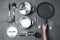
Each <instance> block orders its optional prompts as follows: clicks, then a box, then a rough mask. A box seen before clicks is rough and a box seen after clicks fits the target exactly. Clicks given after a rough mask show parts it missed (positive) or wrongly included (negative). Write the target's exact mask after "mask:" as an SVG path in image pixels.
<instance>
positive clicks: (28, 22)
mask: <svg viewBox="0 0 60 40" xmlns="http://www.w3.org/2000/svg"><path fill="white" fill-rule="evenodd" d="M20 24H21V26H22V27H23V28H29V27H30V26H31V25H32V20H31V19H30V18H29V17H27V16H23V17H22V18H21V19H20Z"/></svg>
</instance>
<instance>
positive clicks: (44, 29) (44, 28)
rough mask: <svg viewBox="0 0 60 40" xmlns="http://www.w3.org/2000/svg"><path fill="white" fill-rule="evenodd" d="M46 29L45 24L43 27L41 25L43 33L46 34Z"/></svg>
mask: <svg viewBox="0 0 60 40" xmlns="http://www.w3.org/2000/svg"><path fill="white" fill-rule="evenodd" d="M46 29H47V24H43V25H42V30H43V32H46Z"/></svg>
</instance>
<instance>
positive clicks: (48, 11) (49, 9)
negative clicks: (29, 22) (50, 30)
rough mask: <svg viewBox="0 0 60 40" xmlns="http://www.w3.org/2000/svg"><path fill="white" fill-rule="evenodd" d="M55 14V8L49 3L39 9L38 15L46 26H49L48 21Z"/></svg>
mask: <svg viewBox="0 0 60 40" xmlns="http://www.w3.org/2000/svg"><path fill="white" fill-rule="evenodd" d="M54 13H55V8H54V6H53V5H52V4H50V3H48V2H42V3H40V4H39V5H38V7H37V14H38V16H40V17H41V18H43V20H44V24H47V20H48V19H49V18H51V17H52V16H53V15H54Z"/></svg>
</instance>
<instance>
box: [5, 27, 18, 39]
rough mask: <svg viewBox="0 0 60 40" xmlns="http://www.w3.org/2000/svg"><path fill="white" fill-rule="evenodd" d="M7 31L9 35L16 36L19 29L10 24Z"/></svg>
mask: <svg viewBox="0 0 60 40" xmlns="http://www.w3.org/2000/svg"><path fill="white" fill-rule="evenodd" d="M6 33H7V35H8V37H10V38H14V37H16V36H17V33H18V30H17V28H16V27H14V26H10V27H9V28H8V29H7V31H6Z"/></svg>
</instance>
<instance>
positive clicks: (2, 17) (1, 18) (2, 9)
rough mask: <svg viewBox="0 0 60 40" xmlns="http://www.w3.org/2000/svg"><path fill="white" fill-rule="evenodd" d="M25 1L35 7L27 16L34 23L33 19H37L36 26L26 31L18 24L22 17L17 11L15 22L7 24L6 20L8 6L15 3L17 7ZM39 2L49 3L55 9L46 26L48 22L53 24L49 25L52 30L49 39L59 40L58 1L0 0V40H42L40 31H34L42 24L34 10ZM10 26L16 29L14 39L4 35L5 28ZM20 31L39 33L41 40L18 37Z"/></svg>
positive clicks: (59, 19) (59, 8)
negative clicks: (16, 33) (16, 32)
mask: <svg viewBox="0 0 60 40" xmlns="http://www.w3.org/2000/svg"><path fill="white" fill-rule="evenodd" d="M26 1H27V2H29V3H31V5H33V6H34V7H35V11H34V12H33V13H31V14H30V15H27V16H28V17H30V18H31V19H32V20H34V21H35V19H34V18H35V17H37V20H38V22H37V24H34V25H33V26H32V27H31V28H30V29H27V30H26V29H23V28H22V27H21V26H20V25H19V23H18V21H19V19H20V18H21V16H22V15H21V14H20V13H19V12H18V11H16V12H15V14H16V22H15V23H11V24H10V23H7V22H6V20H7V18H8V11H9V10H8V4H9V3H13V2H15V3H16V4H17V7H18V6H19V4H20V3H22V2H26ZM41 2H50V3H51V4H52V5H53V6H54V7H55V15H54V16H53V17H52V18H51V19H49V20H48V24H51V23H50V22H53V23H52V24H51V25H52V30H51V31H50V30H49V38H50V40H60V0H0V40H43V36H42V30H41V29H36V28H37V26H38V25H41V24H42V23H43V20H42V18H40V17H39V16H38V15H37V12H36V8H37V6H38V4H39V3H41ZM11 25H14V26H15V27H17V29H18V35H17V36H16V37H15V38H9V37H8V36H7V34H6V30H7V28H8V27H9V26H11ZM51 25H50V26H51ZM22 31H34V32H37V31H38V32H40V33H41V38H35V37H33V36H23V37H20V36H19V34H20V33H21V32H22ZM50 33H51V35H50Z"/></svg>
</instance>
